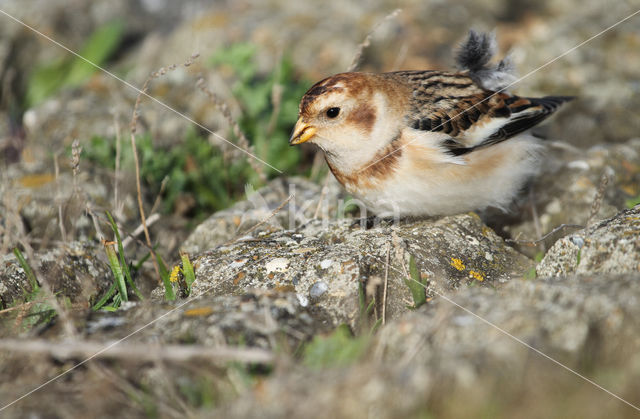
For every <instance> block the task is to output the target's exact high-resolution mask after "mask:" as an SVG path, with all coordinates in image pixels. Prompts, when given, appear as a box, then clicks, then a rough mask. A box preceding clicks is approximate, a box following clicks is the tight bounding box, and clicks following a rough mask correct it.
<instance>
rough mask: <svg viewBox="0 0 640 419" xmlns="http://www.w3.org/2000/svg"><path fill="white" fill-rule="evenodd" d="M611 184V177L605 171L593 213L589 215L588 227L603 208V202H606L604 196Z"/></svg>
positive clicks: (594, 198)
mask: <svg viewBox="0 0 640 419" xmlns="http://www.w3.org/2000/svg"><path fill="white" fill-rule="evenodd" d="M608 184H609V176H608V175H607V171H606V170H605V171H604V172H603V173H602V176H600V185H598V190H597V192H596V195H595V196H594V197H593V202H592V203H591V212H590V213H589V218H587V222H586V223H585V225H586V226H590V225H591V223H592V222H593V220H594V219H595V217H596V215H598V211H600V206H602V201H603V200H604V194H605V192H606V191H607V185H608Z"/></svg>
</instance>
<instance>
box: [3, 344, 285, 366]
mask: <svg viewBox="0 0 640 419" xmlns="http://www.w3.org/2000/svg"><path fill="white" fill-rule="evenodd" d="M115 343H117V341H114V342H95V341H87V340H76V339H72V340H66V341H62V342H52V341H50V340H45V339H29V340H24V339H2V340H1V341H0V349H2V350H3V351H12V352H18V353H20V354H34V353H35V354H47V355H49V356H51V357H53V358H55V359H57V360H68V359H75V358H88V357H91V358H92V359H93V358H110V359H122V360H126V361H131V360H138V361H156V360H165V361H172V362H185V361H189V360H192V359H208V360H213V361H220V362H228V361H234V362H246V363H269V362H273V361H274V360H275V355H274V354H273V353H272V352H270V351H267V350H264V349H258V348H246V347H236V346H219V347H211V346H204V345H202V346H201V345H152V344H149V343H140V344H122V343H118V344H117V345H116V344H115Z"/></svg>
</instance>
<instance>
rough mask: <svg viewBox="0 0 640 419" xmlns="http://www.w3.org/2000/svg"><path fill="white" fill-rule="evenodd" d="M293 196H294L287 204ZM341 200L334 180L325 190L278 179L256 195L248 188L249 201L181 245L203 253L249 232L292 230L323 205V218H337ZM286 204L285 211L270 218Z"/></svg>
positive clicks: (209, 222) (219, 215)
mask: <svg viewBox="0 0 640 419" xmlns="http://www.w3.org/2000/svg"><path fill="white" fill-rule="evenodd" d="M291 195H295V196H294V197H293V198H292V199H291V200H290V201H288V202H286V201H287V199H288V198H289V197H290V196H291ZM342 197H343V192H342V189H341V188H340V186H339V185H338V182H337V181H336V180H335V179H334V178H333V177H331V181H330V182H329V183H328V184H327V185H326V187H321V186H319V185H317V184H315V183H313V182H311V181H309V180H307V179H303V178H277V179H274V180H272V181H271V182H270V183H269V184H268V185H266V186H265V187H263V188H261V189H259V190H257V191H255V190H253V188H251V187H250V186H248V187H247V189H246V198H247V199H246V200H244V201H240V202H238V203H236V204H234V205H233V206H231V207H230V208H227V209H225V210H222V211H218V212H216V213H215V214H213V215H212V216H211V217H209V218H208V219H207V220H205V221H204V222H202V223H200V224H199V225H198V226H197V227H196V228H195V230H194V231H193V232H192V233H191V234H190V235H189V237H188V238H187V239H186V240H185V242H184V243H183V244H182V249H183V250H184V251H186V252H189V253H200V252H203V251H205V250H209V249H212V248H214V247H216V246H219V245H221V244H223V243H225V242H227V241H230V240H233V239H237V238H238V237H239V235H242V234H243V233H244V232H246V231H249V230H251V231H252V233H254V235H255V234H256V233H262V232H275V231H282V230H290V229H293V228H295V227H296V226H300V225H302V224H304V223H306V222H307V221H309V220H311V219H312V218H313V216H314V214H315V213H316V211H317V210H318V207H319V203H320V201H322V205H320V210H321V211H322V213H321V214H320V215H322V216H324V217H327V216H328V214H336V213H337V212H338V209H339V208H340V207H341V205H342V206H343V204H344V200H341V198H342ZM283 203H285V205H284V207H282V208H281V210H279V211H277V212H275V214H274V215H273V217H270V215H271V214H272V213H274V210H276V208H278V207H279V206H281V205H282V204H283Z"/></svg>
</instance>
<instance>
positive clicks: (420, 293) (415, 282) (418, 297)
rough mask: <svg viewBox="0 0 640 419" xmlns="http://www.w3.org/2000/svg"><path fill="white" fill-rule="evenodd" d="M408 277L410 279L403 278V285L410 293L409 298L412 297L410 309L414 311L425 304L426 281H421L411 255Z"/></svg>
mask: <svg viewBox="0 0 640 419" xmlns="http://www.w3.org/2000/svg"><path fill="white" fill-rule="evenodd" d="M409 275H410V278H405V280H404V283H405V284H406V286H407V287H409V291H411V296H412V297H413V307H412V308H414V309H415V308H418V307H420V306H421V305H423V304H424V303H426V302H427V294H426V289H427V281H426V280H424V279H422V276H421V275H420V270H419V269H418V265H417V264H416V260H415V258H414V257H413V255H410V256H409Z"/></svg>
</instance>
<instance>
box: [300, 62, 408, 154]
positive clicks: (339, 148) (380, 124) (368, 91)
mask: <svg viewBox="0 0 640 419" xmlns="http://www.w3.org/2000/svg"><path fill="white" fill-rule="evenodd" d="M403 88H404V86H394V83H393V81H392V80H388V79H387V78H385V77H383V76H381V75H376V74H368V73H342V74H336V75H335V76H331V77H329V78H327V79H324V80H322V81H320V82H318V83H316V84H315V85H313V86H312V87H311V88H310V89H309V90H308V91H307V93H305V95H304V96H303V97H302V100H301V102H300V112H299V118H298V122H297V123H296V126H295V128H294V131H293V134H292V135H291V139H290V140H289V144H290V145H297V144H302V143H305V142H310V143H313V144H316V145H317V146H318V147H320V148H321V149H322V150H323V151H324V152H325V153H326V154H327V157H328V158H330V159H333V160H337V161H341V162H343V163H344V164H348V165H350V166H357V165H360V164H362V163H364V162H366V161H368V160H367V159H370V158H371V157H372V156H373V155H375V153H376V152H377V151H378V150H379V149H381V148H383V147H384V146H386V145H387V144H388V143H389V141H390V140H391V139H392V138H393V137H394V136H395V135H396V134H397V132H398V131H399V129H400V128H399V123H401V122H402V115H403V113H404V112H403V109H400V108H403V106H404V101H403V100H400V99H398V97H397V96H400V92H398V90H403ZM400 97H401V96H400ZM398 102H400V103H398ZM398 105H402V106H398Z"/></svg>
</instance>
